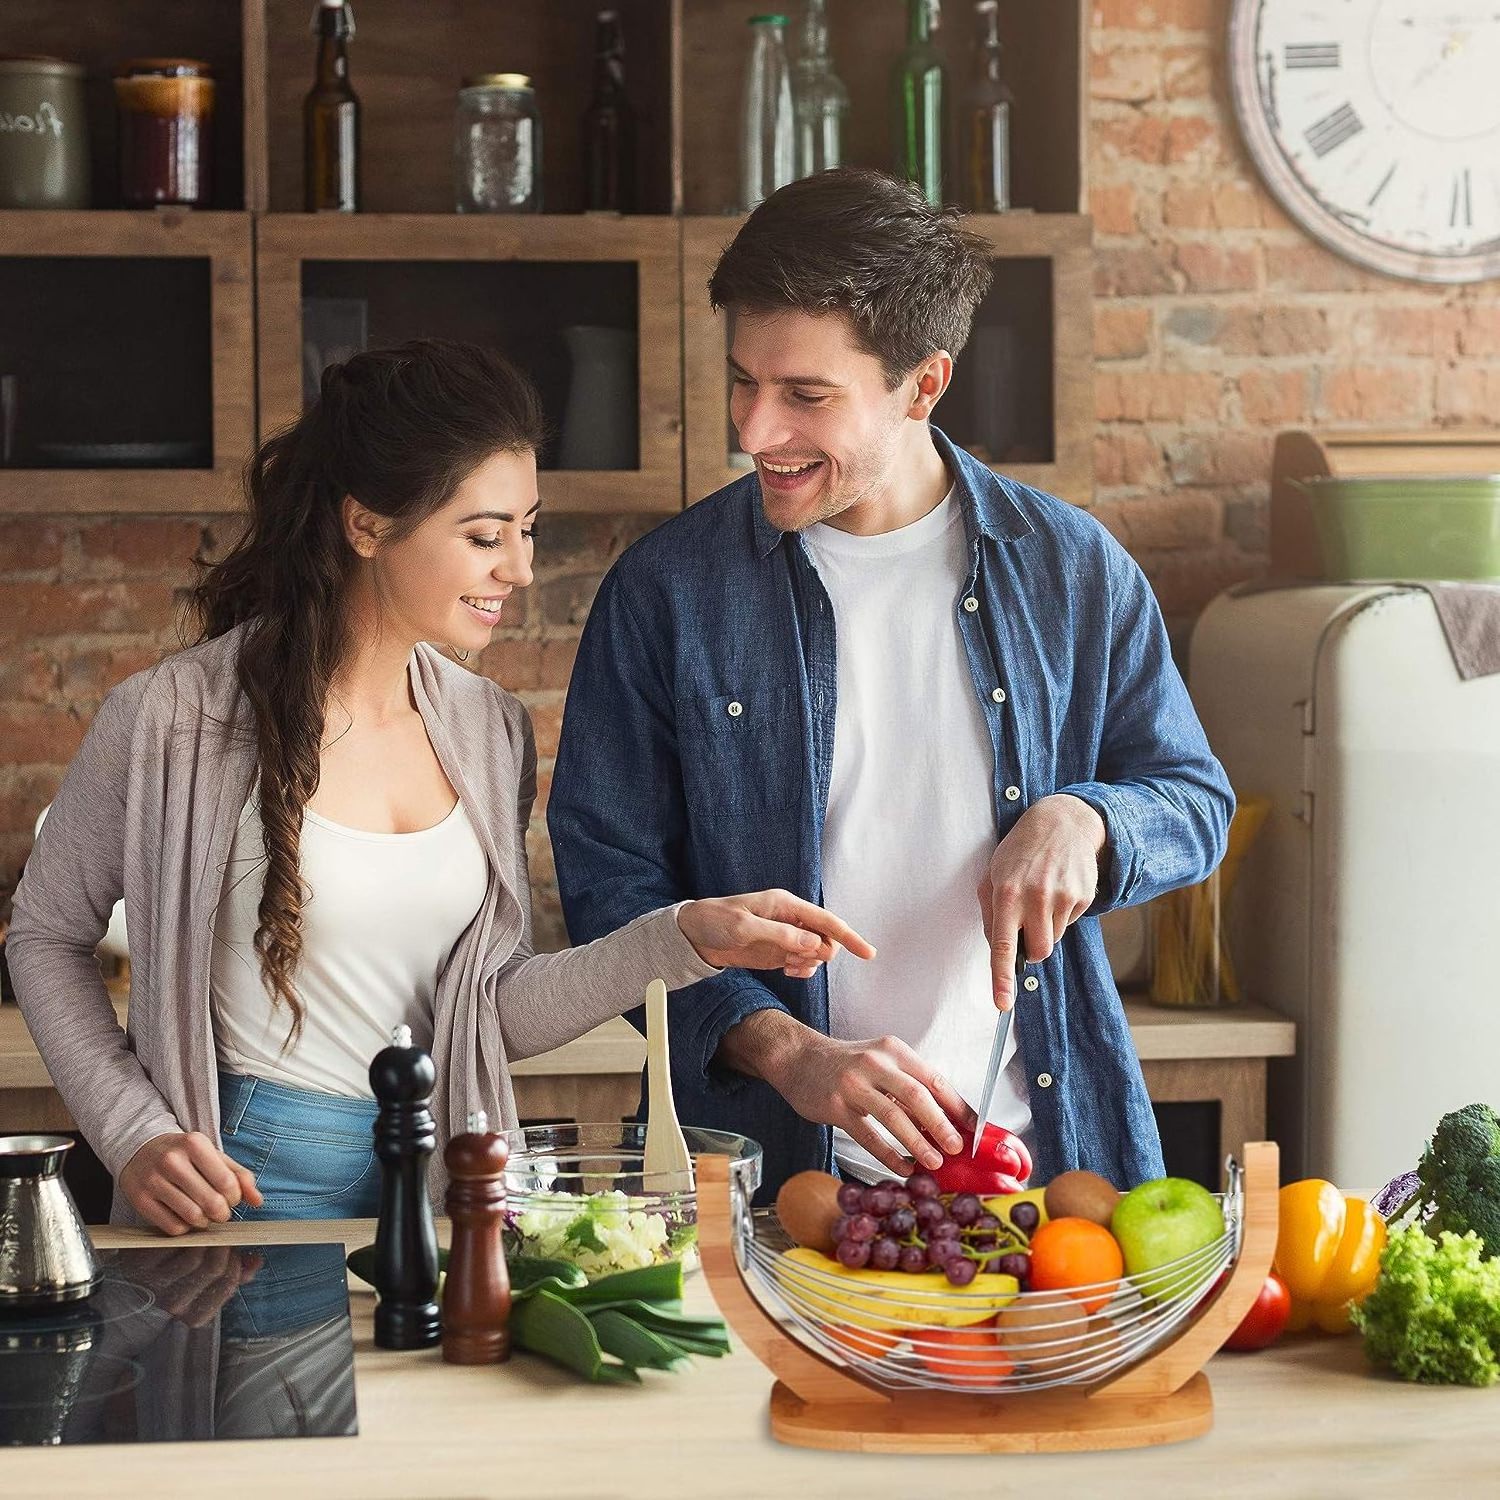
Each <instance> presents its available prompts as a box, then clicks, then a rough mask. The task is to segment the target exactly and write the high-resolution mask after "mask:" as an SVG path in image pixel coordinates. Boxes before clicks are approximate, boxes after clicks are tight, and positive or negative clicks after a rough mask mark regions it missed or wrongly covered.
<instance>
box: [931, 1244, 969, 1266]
mask: <svg viewBox="0 0 1500 1500" xmlns="http://www.w3.org/2000/svg"><path fill="white" fill-rule="evenodd" d="M963 1254H964V1252H963V1247H962V1246H961V1245H960V1244H959V1243H958V1241H957V1240H948V1239H945V1240H933V1241H932V1242H931V1244H929V1245H928V1247H927V1260H928V1263H929V1264H931V1265H934V1266H946V1265H947V1264H948V1262H949V1261H950V1260H954V1259H958V1260H962V1259H963Z"/></svg>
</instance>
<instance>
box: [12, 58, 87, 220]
mask: <svg viewBox="0 0 1500 1500" xmlns="http://www.w3.org/2000/svg"><path fill="white" fill-rule="evenodd" d="M88 206H89V132H88V122H87V120H86V119H85V111H84V94H83V68H82V67H81V66H80V65H79V64H78V63H71V62H64V61H62V60H61V59H60V58H56V57H0V208H87V207H88Z"/></svg>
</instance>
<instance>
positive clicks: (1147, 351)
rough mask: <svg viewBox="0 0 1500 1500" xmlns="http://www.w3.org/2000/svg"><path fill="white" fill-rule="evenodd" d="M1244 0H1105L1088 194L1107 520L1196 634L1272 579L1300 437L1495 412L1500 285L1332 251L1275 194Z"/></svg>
mask: <svg viewBox="0 0 1500 1500" xmlns="http://www.w3.org/2000/svg"><path fill="white" fill-rule="evenodd" d="M1228 13H1229V3H1228V0H1097V3H1096V4H1095V6H1094V26H1093V30H1092V33H1091V43H1092V87H1091V93H1092V101H1091V115H1092V143H1091V160H1090V168H1089V171H1090V199H1091V208H1092V212H1093V215H1094V229H1095V263H1096V282H1095V292H1096V298H1095V307H1094V331H1095V349H1096V353H1097V357H1098V366H1097V376H1096V378H1097V385H1096V404H1097V414H1098V421H1099V426H1098V431H1097V436H1096V439H1095V470H1096V479H1097V484H1098V491H1097V494H1098V501H1097V513H1098V515H1099V517H1100V519H1101V520H1103V521H1104V522H1105V524H1106V525H1108V526H1109V527H1110V529H1111V530H1112V531H1113V532H1114V533H1115V534H1116V535H1117V536H1118V537H1119V538H1120V539H1121V540H1122V541H1123V542H1124V543H1125V544H1126V545H1127V546H1128V547H1129V548H1130V550H1131V551H1132V552H1133V553H1134V554H1135V556H1136V557H1137V558H1138V559H1139V560H1140V562H1141V564H1142V566H1143V567H1144V568H1145V570H1146V572H1147V573H1148V574H1149V576H1150V578H1151V580H1152V582H1153V584H1154V585H1155V587H1156V591H1157V595H1158V597H1159V598H1160V600H1161V604H1162V608H1163V610H1164V611H1165V613H1166V615H1167V617H1168V620H1169V622H1170V623H1171V624H1172V626H1173V627H1174V635H1175V636H1176V638H1177V639H1178V640H1179V641H1181V639H1182V638H1183V636H1184V634H1185V631H1186V628H1187V627H1188V626H1189V625H1190V624H1191V622H1192V620H1193V619H1194V618H1195V617H1196V615H1197V614H1198V612H1199V611H1200V610H1201V609H1202V607H1203V605H1204V604H1205V603H1206V602H1207V601H1208V600H1209V599H1211V598H1212V597H1213V596H1214V594H1216V593H1217V592H1219V591H1220V590H1221V589H1223V588H1224V587H1226V586H1227V585H1229V584H1230V583H1233V582H1235V581H1237V580H1239V579H1241V578H1245V577H1248V576H1250V575H1251V574H1253V573H1255V572H1256V571H1258V570H1259V569H1260V567H1261V565H1262V559H1263V555H1264V552H1265V548H1266V497H1267V476H1268V474H1269V471H1270V452H1271V442H1272V439H1273V437H1274V436H1275V434H1276V432H1277V431H1278V430H1279V429H1281V428H1284V427H1291V426H1303V425H1312V426H1317V427H1325V428H1326V427H1345V428H1360V427H1365V428H1378V427H1400V428H1406V427H1411V428H1422V427H1426V426H1430V425H1438V426H1476V425H1483V424H1485V423H1487V422H1500V297H1497V295H1496V286H1495V283H1493V282H1491V283H1487V284H1483V285H1480V286H1477V287H1475V286H1470V287H1465V288H1447V289H1444V288H1438V287H1426V286H1421V285H1419V284H1417V283H1414V282H1405V281H1395V280H1391V279H1389V278H1387V277H1383V276H1379V275H1376V274H1375V273H1374V272H1370V271H1364V270H1362V269H1360V268H1359V267H1358V266H1355V265H1352V264H1350V263H1349V262H1347V261H1344V260H1342V259H1340V258H1339V257H1338V256H1335V255H1333V254H1332V253H1330V252H1329V251H1326V250H1324V249H1322V248H1321V247H1320V246H1319V245H1318V244H1317V243H1316V242H1315V241H1313V240H1312V239H1310V238H1309V237H1308V236H1307V235H1306V234H1304V233H1303V232H1302V231H1301V230H1300V229H1298V228H1297V227H1296V226H1295V225H1293V223H1292V222H1291V220H1289V219H1288V218H1287V217H1286V215H1285V214H1284V213H1282V211H1281V209H1280V208H1279V207H1278V205H1277V204H1276V203H1275V202H1274V201H1273V200H1272V198H1271V197H1270V195H1269V194H1268V193H1267V192H1266V191H1265V190H1264V189H1263V188H1262V186H1261V184H1260V181H1259V179H1258V177H1257V176H1256V174H1255V171H1254V169H1253V167H1252V166H1251V164H1250V161H1249V158H1248V156H1247V155H1246V153H1245V150H1244V148H1243V146H1242V145H1241V143H1240V139H1239V133H1238V128H1237V126H1236V124H1235V119H1234V112H1233V107H1232V106H1231V104H1230V101H1229V94H1228V85H1227V79H1226V76H1225V68H1224V40H1223V39H1224V34H1225V29H1226V25H1227V21H1228Z"/></svg>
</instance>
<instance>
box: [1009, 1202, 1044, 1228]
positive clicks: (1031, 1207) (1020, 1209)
mask: <svg viewBox="0 0 1500 1500" xmlns="http://www.w3.org/2000/svg"><path fill="white" fill-rule="evenodd" d="M1010 1222H1011V1223H1012V1224H1014V1225H1015V1226H1016V1228H1017V1229H1019V1230H1020V1231H1021V1233H1022V1234H1030V1233H1031V1231H1032V1230H1033V1229H1035V1228H1036V1226H1037V1225H1038V1224H1040V1223H1041V1222H1042V1211H1041V1209H1039V1208H1038V1207H1037V1206H1036V1204H1035V1203H1018V1204H1016V1206H1015V1207H1014V1208H1013V1209H1011V1211H1010Z"/></svg>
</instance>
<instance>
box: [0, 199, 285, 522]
mask: <svg viewBox="0 0 1500 1500" xmlns="http://www.w3.org/2000/svg"><path fill="white" fill-rule="evenodd" d="M34 259H37V260H46V261H50V262H52V263H53V265H52V266H51V267H50V268H49V269H51V270H53V271H55V272H56V273H57V274H58V275H59V276H63V275H66V276H69V277H72V278H76V279H77V280H76V285H78V286H80V287H83V286H87V287H88V289H89V295H88V296H86V297H83V296H80V297H78V298H77V299H76V305H75V306H74V307H73V308H72V309H70V311H69V315H70V316H71V317H72V318H73V319H74V321H75V323H76V327H75V326H72V325H66V324H59V325H58V326H57V327H55V328H49V329H47V330H41V329H36V330H32V331H31V332H30V333H29V334H28V332H27V329H26V322H25V313H26V311H27V309H25V308H24V307H21V306H20V304H17V308H18V310H17V311H16V312H14V313H12V314H11V315H10V316H9V317H8V318H7V330H6V332H7V339H8V341H10V342H12V343H13V344H16V345H19V347H17V348H13V349H12V350H11V351H10V352H11V357H12V358H13V359H16V360H17V361H19V362H20V367H19V368H18V369H17V370H16V373H17V374H18V375H19V376H20V377H21V381H22V391H21V406H22V415H21V422H22V424H23V428H24V425H25V424H26V423H27V422H28V421H30V420H33V418H34V417H35V414H36V409H35V407H34V406H33V407H32V416H30V417H29V416H28V412H27V403H28V391H27V389H26V386H27V383H28V379H29V380H30V381H31V382H32V383H33V384H36V383H41V384H42V385H43V386H44V387H45V386H46V385H47V384H48V383H50V384H52V385H53V386H54V387H56V386H57V385H58V384H59V383H60V382H63V381H67V380H76V379H77V361H78V360H79V359H81V358H83V357H85V356H89V355H91V354H92V353H93V352H94V351H95V350H96V349H99V348H101V347H107V346H108V344H109V341H110V340H115V341H116V342H118V341H120V340H122V339H127V340H128V341H129V342H128V343H127V344H126V346H125V347H124V348H123V350H118V349H117V350H115V351H114V352H115V353H117V354H118V355H119V357H120V363H118V364H117V365H114V366H112V367H111V369H110V370H109V371H95V372H94V373H95V377H96V379H95V389H96V390H98V389H99V385H100V383H101V382H105V385H104V389H102V390H99V397H98V401H96V403H95V404H96V405H97V404H99V402H102V401H113V400H117V399H120V398H121V397H122V396H124V395H128V396H130V397H135V396H137V395H141V394H143V393H142V392H140V391H138V390H134V389H130V388H129V387H128V386H127V385H125V384H123V383H122V382H127V381H130V380H135V381H137V382H142V383H145V384H147V385H149V383H150V382H151V381H153V380H155V379H158V378H161V379H167V380H169V381H170V380H174V379H175V380H177V381H178V382H179V383H181V382H188V383H191V382H193V381H194V380H196V379H198V378H200V377H199V375H198V374H197V372H195V371H194V370H192V369H182V368H178V366H177V363H176V358H175V356H176V346H175V345H170V346H169V347H168V348H167V349H166V351H165V352H162V351H159V350H157V349H155V348H153V339H154V337H155V335H156V333H157V332H158V331H160V330H162V329H163V328H164V327H165V326H166V325H165V324H164V321H163V320H169V321H170V323H171V326H170V328H169V329H168V330H167V331H168V332H170V333H171V335H172V336H173V338H174V339H177V340H178V341H179V343H180V341H181V338H182V336H183V325H184V324H185V323H187V322H188V320H191V322H192V328H193V329H195V330H201V333H202V337H203V346H204V347H203V362H204V369H203V372H202V373H203V374H204V375H207V377H208V385H209V387H210V389H211V394H210V395H209V396H208V397H207V400H206V404H205V411H204V423H205V426H204V431H203V434H202V436H203V440H204V442H205V444H206V445H209V453H208V455H206V456H207V457H208V459H209V462H208V463H207V465H206V466H205V467H201V468H171V469H133V468H132V469H127V468H101V469H83V468H70V469H63V468H45V469H20V468H10V469H0V512H5V513H12V514H14V513H18V512H29V513H45V512H71V513H78V512H116V511H122V512H132V511H133V512H158V513H166V514H182V513H190V514H193V513H202V512H212V511H229V510H236V509H238V508H239V505H240V499H239V473H240V466H241V464H242V463H243V461H244V458H245V455H246V454H247V453H248V452H249V450H250V447H251V444H252V442H253V438H254V432H255V371H254V355H253V350H252V333H251V329H252V318H253V312H252V304H251V285H252V280H253V270H252V265H253V260H252V248H251V225H250V215H249V214H246V213H197V212H191V211H189V210H185V209H159V210H157V211H155V212H131V213H125V212H119V211H109V210H78V211H66V212H54V213H25V212H9V213H0V274H3V271H4V267H5V265H6V263H11V264H12V265H13V264H14V263H15V262H17V261H30V260H34ZM90 260H95V261H100V262H105V261H116V262H127V263H129V262H137V263H155V264H157V265H158V266H159V265H160V263H161V262H164V261H170V260H187V261H193V260H196V261H201V262H202V264H203V268H204V272H205V274H204V276H203V277H202V281H201V289H200V290H198V291H197V292H196V293H195V294H194V295H196V297H197V298H198V299H199V300H198V303H197V305H196V306H189V307H187V308H185V309H183V308H174V307H173V306H171V305H169V304H168V305H162V306H152V305H146V306H138V305H135V304H134V302H133V301H130V300H127V298H126V294H125V293H124V292H123V291H122V289H121V286H120V284H119V282H118V280H117V281H116V282H115V283H113V284H111V283H109V282H104V281H99V280H96V279H95V278H94V277H93V276H91V274H90V268H89V267H88V265H87V264H86V263H87V262H88V261H90ZM80 261H82V262H84V263H85V264H82V265H80V264H79V262H80ZM136 269H137V270H139V269H143V268H142V267H139V266H138V267H136ZM111 271H114V273H115V275H116V276H117V277H118V276H119V274H120V272H119V271H118V270H115V268H113V267H106V266H103V265H101V267H100V269H99V272H98V273H97V274H98V276H99V277H104V276H107V275H109V274H110V273H111ZM151 285H152V289H153V292H156V293H159V294H161V295H163V296H171V295H175V294H176V293H177V289H176V287H175V285H174V284H173V282H172V281H171V279H170V278H168V279H163V278H161V277H156V278H152V280H151ZM112 303H113V304H114V305H113V306H112V305H111V304H112ZM115 314H118V317H119V319H120V322H119V323H118V324H112V323H111V322H110V321H109V319H110V317H111V316H113V315H115ZM163 360H169V361H171V362H172V368H171V369H165V368H164V367H163V365H162V363H161V362H162V361H163ZM153 362H154V363H153ZM144 394H145V395H149V394H150V390H147V391H146V392H144ZM196 394H198V395H200V396H201V394H202V392H201V391H200V392H197V393H196ZM65 399H66V400H68V401H70V402H73V403H74V404H75V405H77V406H78V407H80V408H86V407H87V405H88V402H87V400H86V398H85V397H84V396H82V395H78V396H71V395H69V393H68V392H66V391H54V393H53V395H52V399H51V405H52V406H53V408H54V409H55V408H56V407H57V406H59V405H60V404H61V403H62V402H63V401H64V400H65ZM61 435H62V434H54V436H61ZM67 435H68V436H69V437H72V436H74V434H67ZM173 435H174V436H176V434H173ZM78 436H79V438H80V440H85V439H87V438H89V437H90V436H91V435H90V434H88V433H83V434H78ZM131 436H132V437H133V436H136V434H133V433H132V434H131ZM189 436H191V435H189Z"/></svg>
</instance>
